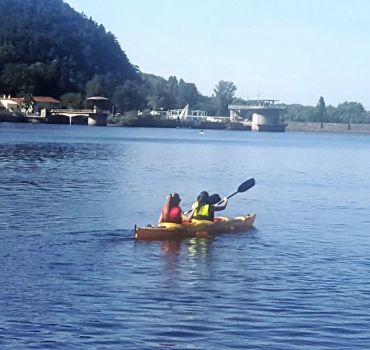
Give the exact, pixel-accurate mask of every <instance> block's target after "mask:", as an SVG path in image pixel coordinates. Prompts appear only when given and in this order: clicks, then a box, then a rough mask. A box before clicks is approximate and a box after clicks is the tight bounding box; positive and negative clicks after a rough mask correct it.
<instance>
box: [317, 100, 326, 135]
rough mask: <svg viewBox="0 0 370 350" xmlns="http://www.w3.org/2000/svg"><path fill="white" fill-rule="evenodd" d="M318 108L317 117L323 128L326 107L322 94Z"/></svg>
mask: <svg viewBox="0 0 370 350" xmlns="http://www.w3.org/2000/svg"><path fill="white" fill-rule="evenodd" d="M316 109H317V118H318V120H319V122H320V123H321V128H322V127H323V123H324V121H326V108H325V101H324V97H322V96H320V98H319V102H318V103H317V106H316Z"/></svg>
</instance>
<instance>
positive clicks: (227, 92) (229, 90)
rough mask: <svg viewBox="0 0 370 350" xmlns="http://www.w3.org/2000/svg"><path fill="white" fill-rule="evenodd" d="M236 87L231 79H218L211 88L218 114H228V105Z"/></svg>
mask: <svg viewBox="0 0 370 350" xmlns="http://www.w3.org/2000/svg"><path fill="white" fill-rule="evenodd" d="M236 89H237V87H236V86H235V85H234V83H233V82H231V81H224V80H220V81H219V83H218V84H217V85H216V86H215V88H214V89H213V92H214V94H215V96H214V98H215V102H216V105H217V114H218V115H227V114H228V105H229V104H230V103H231V102H232V100H233V98H234V96H235V91H236Z"/></svg>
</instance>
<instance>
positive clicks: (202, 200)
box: [197, 191, 209, 204]
mask: <svg viewBox="0 0 370 350" xmlns="http://www.w3.org/2000/svg"><path fill="white" fill-rule="evenodd" d="M197 201H198V203H199V204H209V194H208V192H207V191H202V192H200V193H199V195H198V197H197Z"/></svg>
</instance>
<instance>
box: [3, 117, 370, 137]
mask: <svg viewBox="0 0 370 350" xmlns="http://www.w3.org/2000/svg"><path fill="white" fill-rule="evenodd" d="M0 123H28V124H38V123H42V124H49V123H44V122H39V121H38V122H35V121H30V120H27V118H26V117H25V116H23V115H22V114H16V115H12V114H10V113H1V112H0ZM50 124H52V123H50ZM60 125H63V124H60ZM65 125H67V124H65ZM74 125H84V124H74ZM286 125H287V126H286V129H285V132H319V133H346V134H370V124H352V123H351V124H347V123H320V122H286ZM72 126H73V125H72ZM106 126H107V127H121V128H122V127H123V128H131V127H138V128H140V127H147V128H168V129H176V128H180V129H182V128H184V129H199V130H201V129H204V130H236V131H251V128H250V127H248V126H245V125H242V124H235V125H232V124H225V123H218V122H217V123H216V122H213V123H210V122H205V123H200V124H193V123H187V124H178V123H173V122H172V121H171V122H170V123H167V122H166V121H158V120H153V121H151V122H148V121H136V120H132V121H131V122H130V123H127V124H121V123H108V124H107V125H106ZM256 132H261V131H256ZM267 132H272V133H273V132H274V131H267ZM283 132H284V131H283Z"/></svg>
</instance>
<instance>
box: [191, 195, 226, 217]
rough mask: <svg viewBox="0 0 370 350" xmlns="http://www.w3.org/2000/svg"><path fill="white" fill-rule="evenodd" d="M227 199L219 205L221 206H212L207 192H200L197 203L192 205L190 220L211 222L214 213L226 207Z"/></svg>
mask: <svg viewBox="0 0 370 350" xmlns="http://www.w3.org/2000/svg"><path fill="white" fill-rule="evenodd" d="M227 201H228V199H227V197H225V198H224V199H223V200H222V202H221V203H223V204H222V205H214V203H211V201H210V197H209V194H208V192H206V191H202V192H200V193H199V195H198V197H197V201H196V202H195V203H194V204H193V205H192V213H191V216H190V217H191V219H195V220H208V221H213V220H214V218H215V211H220V210H224V209H225V208H226V206H227Z"/></svg>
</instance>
